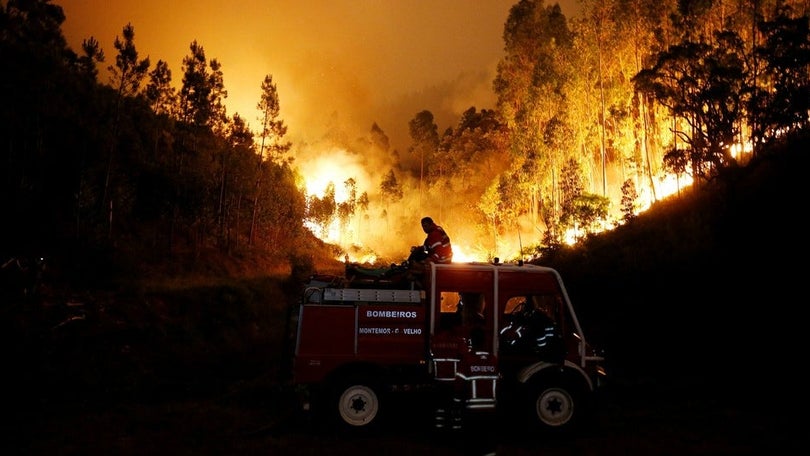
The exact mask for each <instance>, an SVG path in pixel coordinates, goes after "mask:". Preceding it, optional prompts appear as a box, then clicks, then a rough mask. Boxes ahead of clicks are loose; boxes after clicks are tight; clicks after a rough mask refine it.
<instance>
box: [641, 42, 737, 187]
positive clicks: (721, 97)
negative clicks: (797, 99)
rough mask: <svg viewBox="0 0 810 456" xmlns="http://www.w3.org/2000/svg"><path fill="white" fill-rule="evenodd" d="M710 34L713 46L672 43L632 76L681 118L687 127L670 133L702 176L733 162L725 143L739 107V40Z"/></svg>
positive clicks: (696, 173) (734, 133) (731, 137)
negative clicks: (654, 59) (674, 136)
mask: <svg viewBox="0 0 810 456" xmlns="http://www.w3.org/2000/svg"><path fill="white" fill-rule="evenodd" d="M715 37H716V40H717V41H716V43H715V44H711V43H699V42H682V43H680V44H678V45H675V46H672V47H670V48H669V49H668V50H667V51H665V52H662V53H660V54H659V55H658V59H657V62H656V64H655V65H654V66H653V67H652V68H650V69H645V70H642V71H641V72H639V73H638V74H637V75H636V76H635V77H634V82H635V84H636V88H637V90H639V91H641V92H644V93H647V94H650V95H651V96H652V97H654V98H655V100H656V101H657V102H658V103H660V104H662V105H663V106H666V107H667V108H668V109H670V110H671V112H672V113H673V115H674V116H676V117H679V118H682V119H684V120H685V122H686V124H687V125H688V127H689V130H688V131H684V130H676V132H675V133H676V134H677V136H678V137H679V139H680V140H681V141H683V142H685V143H686V144H688V145H689V151H690V163H691V165H692V169H693V174H694V176H696V177H704V178H710V177H713V176H714V175H716V173H717V172H719V170H720V169H721V168H723V167H726V166H729V165H732V164H734V159H733V157H732V155H731V151H730V146H731V145H732V144H734V143H735V141H736V140H737V138H738V136H739V120H740V118H741V115H742V108H743V106H744V100H743V98H742V97H741V96H740V94H741V93H742V89H743V88H744V78H745V68H744V64H743V61H742V58H741V55H740V52H741V47H742V43H741V41H740V39H739V37H738V36H737V35H736V34H735V33H733V32H718V33H716V34H715ZM677 150H679V149H674V150H673V151H677Z"/></svg>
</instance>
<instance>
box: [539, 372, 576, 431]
mask: <svg viewBox="0 0 810 456" xmlns="http://www.w3.org/2000/svg"><path fill="white" fill-rule="evenodd" d="M527 399H528V400H527V401H526V406H527V412H528V413H527V416H528V420H529V422H528V423H527V424H529V425H530V426H531V427H533V428H535V429H538V428H539V429H540V430H544V431H547V432H552V433H567V432H570V431H572V430H574V429H575V428H577V427H578V426H579V423H580V422H582V421H583V416H584V415H586V414H587V405H586V403H585V396H584V395H583V394H582V393H581V390H579V389H577V388H576V387H574V386H573V385H572V384H570V383H567V382H564V381H552V382H548V381H547V382H542V381H538V382H535V383H533V384H531V385H529V388H528V397H527Z"/></svg>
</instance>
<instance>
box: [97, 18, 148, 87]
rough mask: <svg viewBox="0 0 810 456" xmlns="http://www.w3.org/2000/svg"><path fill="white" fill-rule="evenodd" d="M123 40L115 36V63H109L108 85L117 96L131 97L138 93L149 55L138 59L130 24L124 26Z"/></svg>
mask: <svg viewBox="0 0 810 456" xmlns="http://www.w3.org/2000/svg"><path fill="white" fill-rule="evenodd" d="M122 33H123V35H124V39H123V41H122V40H121V38H120V37H118V36H116V37H115V42H114V43H113V46H114V47H115V49H116V50H118V54H117V55H116V56H115V65H110V66H109V67H108V68H107V69H108V70H110V85H112V87H113V88H114V89H115V90H116V92H117V93H118V96H119V97H132V96H135V95H136V94H137V93H138V89H139V88H140V85H141V81H142V80H143V78H144V77H145V76H146V72H147V71H149V57H146V58H145V59H141V60H138V51H137V49H136V48H135V28H134V27H133V26H132V24H127V25H125V26H124V29H123V31H122Z"/></svg>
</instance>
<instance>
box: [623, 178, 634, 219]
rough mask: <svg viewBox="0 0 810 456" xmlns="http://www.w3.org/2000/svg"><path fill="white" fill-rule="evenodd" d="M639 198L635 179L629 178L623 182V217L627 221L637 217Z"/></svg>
mask: <svg viewBox="0 0 810 456" xmlns="http://www.w3.org/2000/svg"><path fill="white" fill-rule="evenodd" d="M637 199H638V193H637V192H636V184H635V183H634V182H633V179H627V180H626V181H624V183H623V184H622V204H621V211H622V219H623V220H624V221H625V222H629V221H630V220H632V219H634V218H635V217H636V200H637Z"/></svg>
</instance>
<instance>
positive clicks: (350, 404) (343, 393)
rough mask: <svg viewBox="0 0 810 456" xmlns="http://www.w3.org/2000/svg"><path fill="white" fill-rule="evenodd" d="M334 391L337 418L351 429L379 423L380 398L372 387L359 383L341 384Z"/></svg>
mask: <svg viewBox="0 0 810 456" xmlns="http://www.w3.org/2000/svg"><path fill="white" fill-rule="evenodd" d="M342 385H343V386H342V387H339V388H337V389H336V390H335V395H334V396H333V398H334V402H333V404H336V405H337V413H338V414H337V418H338V419H339V421H340V422H341V423H343V424H345V425H348V426H349V427H351V428H358V427H370V426H371V425H372V424H373V423H376V422H377V421H379V417H378V415H379V413H380V396H379V395H378V394H377V392H376V391H375V389H374V387H372V386H370V385H366V384H363V383H359V382H348V383H343V384H342Z"/></svg>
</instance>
